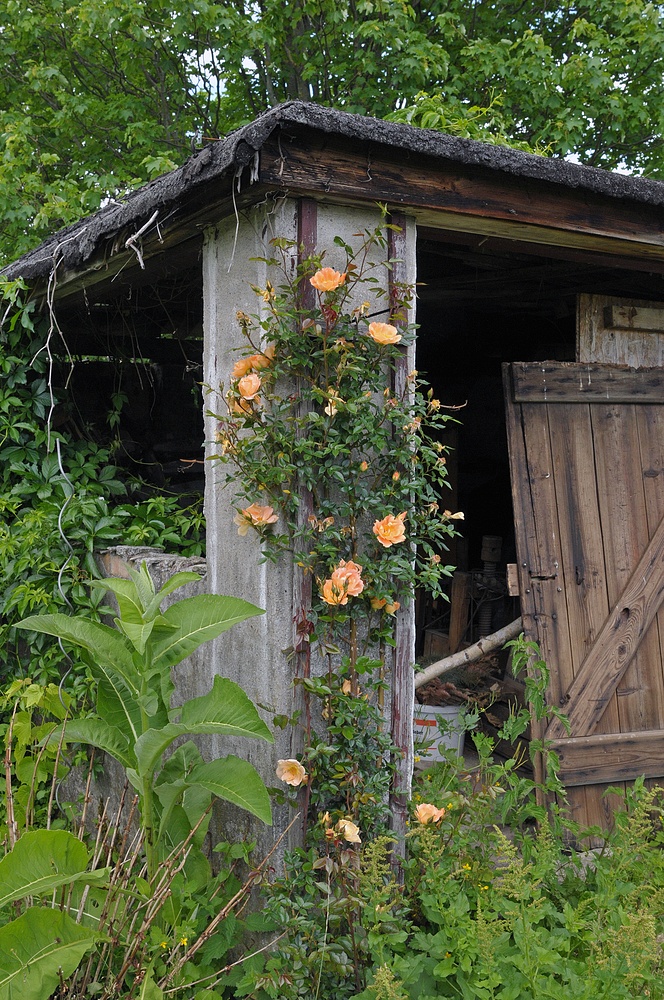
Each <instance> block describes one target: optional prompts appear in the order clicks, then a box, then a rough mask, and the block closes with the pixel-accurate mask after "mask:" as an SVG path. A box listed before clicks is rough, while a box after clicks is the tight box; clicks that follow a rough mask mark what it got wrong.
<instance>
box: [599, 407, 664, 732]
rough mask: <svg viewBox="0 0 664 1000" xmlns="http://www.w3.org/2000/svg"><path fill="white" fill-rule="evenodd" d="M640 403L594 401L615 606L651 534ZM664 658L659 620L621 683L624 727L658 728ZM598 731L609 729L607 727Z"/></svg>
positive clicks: (609, 578) (605, 540)
mask: <svg viewBox="0 0 664 1000" xmlns="http://www.w3.org/2000/svg"><path fill="white" fill-rule="evenodd" d="M636 410H637V407H635V406H630V405H627V404H621V405H618V406H614V405H611V404H609V405H604V406H602V405H601V404H593V405H592V406H591V413H592V420H593V429H594V433H595V462H596V467H597V483H598V489H599V503H600V511H601V518H602V527H603V536H602V537H603V544H604V556H605V565H606V573H607V586H608V593H609V601H610V603H611V604H612V605H613V604H614V603H615V601H617V600H618V598H619V597H620V594H621V593H622V591H623V590H624V588H625V585H626V584H627V582H628V580H629V578H630V576H631V574H632V572H633V570H634V569H635V567H636V565H637V564H638V562H639V560H640V559H641V556H642V555H643V553H644V552H645V550H646V548H647V547H648V542H649V541H650V535H649V531H648V519H647V514H646V504H645V495H644V490H643V469H642V467H641V452H640V446H639V433H638V426H637V415H636ZM655 659H657V660H658V659H659V637H658V633H657V626H656V624H655V623H654V622H653V624H652V625H651V626H650V628H649V629H648V631H647V632H646V634H645V635H644V637H643V639H642V640H641V643H640V645H639V648H638V650H637V652H636V654H635V655H634V657H633V659H632V661H631V663H630V665H629V667H628V668H627V670H626V672H625V674H624V676H623V678H622V680H621V681H620V683H619V684H618V687H617V690H616V695H617V699H618V716H619V720H620V730H622V731H623V732H625V731H637V730H640V729H655V728H657V727H658V726H659V725H660V722H659V721H658V715H657V713H658V711H659V705H657V704H656V703H655V704H653V690H652V685H651V680H650V672H651V671H650V665H651V664H652V662H653V661H654V660H655ZM603 721H604V720H601V721H600V724H599V725H598V726H597V728H596V730H595V731H596V732H602V731H604V732H606V731H608V730H607V729H606V728H604V729H600V726H601V725H602V722H603Z"/></svg>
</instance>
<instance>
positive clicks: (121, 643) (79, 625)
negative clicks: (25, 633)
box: [16, 615, 140, 695]
mask: <svg viewBox="0 0 664 1000" xmlns="http://www.w3.org/2000/svg"><path fill="white" fill-rule="evenodd" d="M16 627H17V628H25V629H29V630H30V631H31V632H45V633H46V635H54V636H57V638H59V639H64V640H65V641H66V642H71V643H72V644H73V645H74V646H79V647H80V648H81V649H84V650H85V651H86V652H87V653H89V654H90V656H91V657H92V658H93V661H94V662H95V663H96V664H98V665H99V666H100V667H101V666H102V665H103V666H104V667H105V668H108V667H110V668H112V669H113V670H115V671H117V672H118V673H119V674H120V675H121V676H122V679H123V680H124V682H125V684H126V685H127V687H128V688H129V689H130V691H132V692H133V693H134V694H135V695H138V692H139V689H140V677H139V675H138V672H137V670H136V667H135V666H134V661H133V658H132V652H131V649H130V647H129V646H128V645H127V642H126V640H125V639H124V638H123V637H122V636H121V635H120V633H119V632H117V631H116V630H115V629H112V628H109V627H108V625H101V624H100V623H99V622H93V621H90V620H89V619H88V618H76V617H71V616H69V615H33V616H32V617H30V618H24V619H23V621H21V622H19V623H18V625H17V626H16Z"/></svg>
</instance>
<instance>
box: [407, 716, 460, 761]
mask: <svg viewBox="0 0 664 1000" xmlns="http://www.w3.org/2000/svg"><path fill="white" fill-rule="evenodd" d="M460 715H461V706H460V705H418V704H417V703H416V704H415V707H414V710H413V740H414V741H415V743H424V742H426V743H431V741H432V740H433V741H434V743H433V746H432V747H431V748H430V749H429V750H425V751H422V750H420V751H418V753H419V756H420V757H422V758H423V759H426V760H430V761H435V760H443V757H442V755H441V753H440V750H439V747H442V748H443V749H444V750H453V751H454V752H455V753H456V754H457V755H458V756H459V757H461V756H462V754H463V743H464V737H465V735H466V734H465V731H464V729H463V726H462V725H461V724H460ZM439 722H443V723H447V724H448V726H447V727H445V728H446V732H445V733H441V731H440V727H439V725H438V723H439Z"/></svg>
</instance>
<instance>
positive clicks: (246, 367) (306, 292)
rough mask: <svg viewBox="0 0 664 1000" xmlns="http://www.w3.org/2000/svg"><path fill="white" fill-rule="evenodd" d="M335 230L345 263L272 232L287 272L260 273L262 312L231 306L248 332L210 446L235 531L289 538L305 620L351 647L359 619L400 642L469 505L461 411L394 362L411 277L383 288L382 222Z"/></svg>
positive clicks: (265, 538) (267, 550) (278, 546)
mask: <svg viewBox="0 0 664 1000" xmlns="http://www.w3.org/2000/svg"><path fill="white" fill-rule="evenodd" d="M335 243H336V245H337V249H336V251H335V252H336V255H337V257H341V256H342V257H344V258H345V261H344V264H343V269H342V270H336V269H335V268H333V267H329V266H323V258H324V256H325V254H318V255H315V256H311V257H308V258H306V259H304V260H303V259H302V256H303V255H302V253H301V252H300V254H299V263H298V250H299V249H300V248H298V246H297V245H296V243H294V242H293V241H290V240H286V239H281V238H277V239H273V240H272V241H271V244H270V245H271V252H272V253H273V256H271V257H266V258H263V260H264V262H265V263H266V264H267V265H268V266H270V267H273V268H276V269H278V270H279V272H280V273H281V274H282V275H283V279H282V280H281V283H280V284H279V285H278V286H277V287H275V285H273V284H272V283H270V282H267V284H266V287H265V288H255V289H254V291H255V292H256V294H257V297H258V300H259V305H260V312H259V313H257V314H256V315H252V316H250V315H247V314H246V313H244V312H239V313H238V314H237V321H238V323H239V326H240V329H241V332H242V336H243V339H244V342H245V347H244V348H243V349H241V350H240V351H239V352H238V354H239V357H238V360H237V361H236V362H235V364H234V365H233V367H232V369H231V370H230V371H229V372H228V379H227V381H226V382H225V383H224V384H223V385H221V386H220V389H219V403H218V406H217V407H216V412H215V414H214V415H215V416H216V418H217V421H218V425H217V434H216V440H217V443H218V445H219V448H218V450H217V453H216V454H215V455H214V456H212V457H213V459H216V460H219V461H221V462H223V463H227V476H226V481H227V483H229V484H231V485H232V486H233V488H234V490H235V495H236V498H237V515H236V518H235V520H236V523H237V525H238V533H239V534H240V535H247V534H248V533H249V532H250V531H253V532H255V533H257V534H258V536H259V539H260V543H261V547H262V553H263V558H266V559H271V560H276V559H277V558H278V557H279V554H280V553H282V552H284V551H285V550H288V551H290V552H292V553H293V555H294V559H295V562H296V564H297V565H298V566H299V567H300V568H301V569H302V571H303V572H304V574H308V575H310V576H311V579H312V602H311V608H310V609H308V611H307V614H308V619H307V622H306V627H307V628H308V630H309V631H310V633H311V635H312V637H313V638H314V639H315V638H325V639H326V640H327V642H328V644H329V648H332V649H335V650H336V651H337V652H339V651H341V652H344V653H347V655H349V656H350V658H351V663H354V662H355V661H356V660H357V657H358V656H359V655H361V653H362V650H361V649H360V647H359V645H358V639H357V636H358V635H359V634H361V635H362V637H363V642H365V643H366V648H369V647H373V648H384V644H385V643H387V644H388V645H390V644H393V641H394V640H393V631H394V615H395V613H396V611H397V610H398V608H399V607H400V605H401V604H402V603H403V602H404V601H407V600H409V599H411V598H412V595H413V593H414V590H415V588H416V587H424V588H426V589H427V590H428V591H430V592H431V593H432V594H434V595H440V594H441V593H442V584H443V582H444V579H445V578H446V577H448V576H449V575H450V573H451V570H452V567H450V566H448V565H447V564H446V561H445V553H446V541H447V540H448V539H449V537H450V536H451V535H453V534H454V533H455V527H454V521H455V520H457V519H459V518H461V517H463V515H462V514H461V513H459V512H452V511H450V510H448V509H447V505H446V504H445V500H444V494H445V490H446V488H447V487H448V485H449V484H448V482H447V475H446V453H447V451H448V446H447V445H446V443H445V434H444V430H445V424H446V423H447V422H448V421H449V420H450V419H453V417H452V415H451V414H450V413H448V412H445V408H444V407H442V405H441V403H440V401H439V400H437V399H435V398H434V395H433V391H432V390H431V389H430V388H428V387H427V384H426V382H425V381H424V380H423V379H422V378H421V377H420V375H419V373H418V372H417V371H411V372H410V373H408V374H406V373H404V374H403V375H400V373H399V368H400V366H403V357H404V351H405V348H406V347H407V345H409V344H410V343H411V342H412V340H413V337H414V327H413V326H412V325H409V324H408V323H407V322H406V316H407V312H408V306H409V303H410V300H411V297H412V289H411V288H410V287H406V286H402V285H398V284H395V283H394V282H392V283H391V286H390V294H389V296H387V295H386V294H385V292H384V290H383V287H382V286H383V285H385V284H386V283H387V282H386V280H385V279H386V277H387V274H386V271H390V270H391V269H392V265H393V261H390V260H389V259H387V241H386V237H385V233H384V232H383V231H374V232H369V231H367V232H366V233H364V234H362V239H361V242H360V244H359V246H358V247H356V248H353V247H351V246H349V245H348V244H347V243H345V242H344V241H343V240H341V239H340V238H337V239H336V240H335ZM377 261H378V262H377ZM360 622H361V623H362V629H361V630H360V629H358V624H359V623H360ZM333 643H334V644H335V645H334V646H333V645H332V644H333ZM344 647H345V648H344Z"/></svg>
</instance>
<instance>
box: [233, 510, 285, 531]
mask: <svg viewBox="0 0 664 1000" xmlns="http://www.w3.org/2000/svg"><path fill="white" fill-rule="evenodd" d="M233 520H234V521H235V523H236V524H237V526H238V529H237V533H238V535H246V533H247V532H248V531H249V528H263V527H265V525H267V524H274V522H275V521H278V520H279V515H278V514H275V513H274V508H273V507H266V506H265V507H264V506H262V505H261V504H259V503H252V504H251V505H250V506H249V507H245V508H244V510H241V511H238V513H237V514H236V515H235V517H234V518H233Z"/></svg>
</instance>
